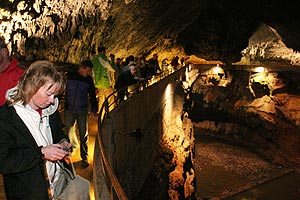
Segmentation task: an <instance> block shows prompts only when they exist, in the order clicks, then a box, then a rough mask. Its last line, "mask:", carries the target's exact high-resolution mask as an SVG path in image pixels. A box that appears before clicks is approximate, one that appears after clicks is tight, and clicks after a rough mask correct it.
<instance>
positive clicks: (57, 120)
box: [49, 110, 69, 144]
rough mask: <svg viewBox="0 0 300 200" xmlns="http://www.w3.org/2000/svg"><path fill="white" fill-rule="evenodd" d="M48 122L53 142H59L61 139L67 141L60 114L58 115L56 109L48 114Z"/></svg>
mask: <svg viewBox="0 0 300 200" xmlns="http://www.w3.org/2000/svg"><path fill="white" fill-rule="evenodd" d="M49 123H50V127H51V132H52V137H53V143H54V144H55V143H60V142H61V141H63V140H68V141H69V138H68V136H67V134H65V131H64V124H63V122H62V119H61V116H60V113H59V112H58V110H56V111H55V113H53V114H52V115H50V119H49Z"/></svg>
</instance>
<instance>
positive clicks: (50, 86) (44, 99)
mask: <svg viewBox="0 0 300 200" xmlns="http://www.w3.org/2000/svg"><path fill="white" fill-rule="evenodd" d="M57 90H58V83H53V82H50V81H48V82H46V83H45V84H44V85H43V86H42V87H40V89H39V90H38V91H37V92H36V93H35V94H34V95H33V96H32V98H31V99H30V101H29V103H28V104H29V105H30V106H31V108H33V109H34V110H38V109H43V108H46V107H48V106H49V105H50V104H53V103H54V98H55V94H56V91H57Z"/></svg>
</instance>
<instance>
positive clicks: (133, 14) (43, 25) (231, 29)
mask: <svg viewBox="0 0 300 200" xmlns="http://www.w3.org/2000/svg"><path fill="white" fill-rule="evenodd" d="M298 8H299V2H298V1H296V0H292V1H289V2H274V1H272V2H271V1H270V2H261V1H259V0H255V1H251V3H249V4H247V3H246V4H244V3H242V2H239V1H230V2H224V1H208V0H200V1H199V0H197V1H196V0H187V1H171V0H165V1H159V2H157V1H142V0H131V1H129V0H127V1H123V0H113V1H108V0H80V1H71V0H66V1H59V0H53V1H50V0H30V1H22V0H20V1H15V0H1V2H0V31H1V34H2V35H4V37H5V38H6V40H7V41H10V47H11V50H12V51H13V52H14V53H15V54H16V55H18V57H20V58H21V59H22V60H26V61H33V60H36V59H50V60H52V61H55V62H69V63H78V62H79V61H81V60H82V59H84V58H85V57H93V55H94V53H95V51H96V50H97V47H99V46H101V45H104V46H106V47H107V48H108V52H107V53H113V54H115V55H116V56H117V57H121V58H125V57H127V56H129V55H131V54H132V55H135V56H140V55H145V56H147V57H148V58H149V57H151V56H152V54H153V53H158V55H159V60H162V59H164V58H169V59H170V58H172V57H173V56H175V55H178V56H180V57H183V56H190V55H195V56H197V57H199V58H202V59H205V60H221V61H223V62H225V63H232V62H236V61H239V60H240V58H241V51H242V50H244V49H245V48H247V46H248V39H249V38H250V37H251V35H252V34H253V33H254V32H255V31H256V30H257V29H258V28H259V27H260V26H261V24H266V25H268V26H270V27H272V28H274V30H276V31H277V33H278V35H280V36H281V38H282V42H283V43H284V45H286V46H287V47H288V48H290V50H291V53H292V52H293V51H299V49H300V40H299V35H300V30H299V28H298V27H300V24H299V23H300V22H299V20H298V19H299V14H298V13H299V12H298ZM278 16H281V17H280V18H279V17H278ZM273 53H275V54H276V52H273ZM279 53H280V52H279ZM273 57H274V56H273ZM279 58H280V57H279ZM282 59H286V58H282ZM276 60H278V59H277V58H276Z"/></svg>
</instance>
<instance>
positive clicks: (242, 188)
mask: <svg viewBox="0 0 300 200" xmlns="http://www.w3.org/2000/svg"><path fill="white" fill-rule="evenodd" d="M195 158H196V159H195V173H196V177H197V178H196V188H197V189H196V196H197V200H220V199H225V200H300V173H299V172H297V171H296V170H294V169H291V168H289V167H285V166H278V165H274V164H272V163H270V162H268V161H266V160H264V159H263V158H262V157H260V156H258V155H256V154H255V153H253V152H251V151H249V150H247V149H246V148H243V147H240V146H235V145H232V144H228V143H224V142H222V141H220V140H216V139H213V138H210V137H208V136H196V140H195Z"/></svg>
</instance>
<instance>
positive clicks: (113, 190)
mask: <svg viewBox="0 0 300 200" xmlns="http://www.w3.org/2000/svg"><path fill="white" fill-rule="evenodd" d="M172 73H173V71H172V72H170V73H161V74H159V75H157V76H153V77H151V79H146V80H145V81H146V83H145V82H144V84H143V83H142V84H141V86H142V87H140V86H137V87H134V88H133V89H132V90H131V91H129V92H128V93H130V94H133V95H134V93H135V92H133V91H137V92H140V91H141V90H143V89H145V87H148V86H150V85H152V84H154V83H155V82H158V81H160V80H161V79H163V78H165V77H166V76H168V75H170V74H172ZM124 89H127V87H124V88H122V89H121V90H124ZM119 91H120V90H119ZM117 92H118V91H115V92H113V93H111V94H110V95H109V96H108V97H106V98H105V100H104V103H103V104H102V106H101V109H100V112H99V115H98V137H97V138H98V140H97V142H98V144H99V149H100V162H101V163H100V164H101V166H102V170H103V171H102V173H103V176H104V179H105V183H106V186H107V189H108V191H109V194H110V199H111V200H113V199H115V197H117V198H118V199H119V200H128V197H127V195H126V194H125V192H124V190H123V188H122V186H121V184H120V182H119V180H118V178H117V176H116V175H115V173H114V170H113V168H112V167H111V164H110V163H109V159H108V156H107V154H106V152H105V148H104V143H103V139H102V137H101V134H105V133H102V127H103V123H104V119H105V118H106V117H108V115H109V112H110V110H112V109H113V108H111V107H112V106H113V107H115V106H117V103H118V99H117V98H115V97H116V96H117ZM127 98H130V96H127ZM95 187H97V186H95Z"/></svg>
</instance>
